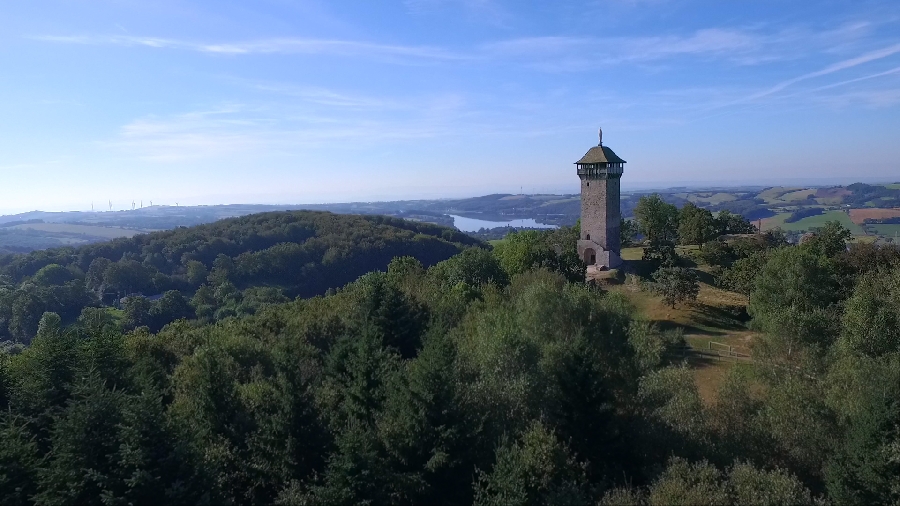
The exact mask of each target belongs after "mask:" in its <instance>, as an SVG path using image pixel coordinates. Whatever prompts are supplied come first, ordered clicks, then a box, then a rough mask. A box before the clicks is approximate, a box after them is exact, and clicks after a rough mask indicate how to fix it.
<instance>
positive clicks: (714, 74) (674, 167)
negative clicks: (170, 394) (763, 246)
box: [0, 0, 900, 212]
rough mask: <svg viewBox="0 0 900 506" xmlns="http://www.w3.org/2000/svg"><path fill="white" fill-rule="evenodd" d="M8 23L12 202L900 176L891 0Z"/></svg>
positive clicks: (3, 73) (127, 6) (89, 11)
mask: <svg viewBox="0 0 900 506" xmlns="http://www.w3.org/2000/svg"><path fill="white" fill-rule="evenodd" d="M2 11H3V12H2V17H0V211H6V212H9V211H13V210H19V211H20V210H30V209H38V208H40V209H89V208H90V203H91V202H92V201H93V202H94V203H95V205H96V206H97V208H101V207H103V206H106V205H107V204H106V202H107V201H108V200H112V201H113V204H114V207H115V208H117V209H119V208H124V207H130V204H131V201H132V200H135V201H138V202H139V201H141V200H143V202H144V204H145V205H147V204H148V203H149V202H150V201H153V202H154V204H174V203H175V202H179V203H181V204H182V205H183V204H210V203H235V202H259V203H304V202H329V201H347V200H386V199H401V198H402V199H410V198H437V197H455V196H474V195H480V194H486V193H492V192H510V193H513V192H519V191H520V188H521V189H522V190H523V191H525V192H528V193H530V192H562V191H572V192H574V191H577V178H576V176H575V173H574V167H573V165H572V162H574V161H575V160H577V159H578V158H580V157H581V155H582V154H584V152H585V151H586V150H587V149H588V148H590V147H591V146H592V145H594V144H596V130H597V127H599V126H602V127H603V129H604V141H605V144H607V145H609V146H610V147H612V148H613V149H615V150H616V152H617V153H618V154H619V155H620V156H621V157H622V158H624V159H626V160H628V162H629V163H628V165H626V173H625V179H623V185H624V186H626V187H628V186H629V185H631V186H632V187H638V186H652V185H675V184H679V183H682V184H691V183H709V182H723V183H725V182H727V183H735V182H745V183H777V182H778V181H787V180H791V179H794V180H807V179H808V180H810V181H822V180H826V179H828V178H835V180H838V179H843V180H847V181H851V180H853V179H868V180H872V179H884V180H898V179H900V2H896V1H868V0H859V1H845V2H839V1H803V2H800V1H794V2H789V1H786V0H778V1H774V0H753V1H739V0H729V1H722V0H708V1H707V0H687V1H674V0H590V1H588V0H584V1H566V0H558V1H553V2H548V1H541V2H536V1H523V0H519V1H512V0H509V1H507V0H405V1H403V0H397V1H393V0H380V1H377V2H372V1H361V0H358V1H345V0H331V1H327V2H326V1H318V0H309V1H307V0H293V1H292V0H254V1H252V2H250V1H231V0H218V1H215V2H213V1H194V2H191V1H186V0H180V1H173V0H153V1H149V0H148V1H144V0H81V1H76V0H65V1H42V0H33V1H28V2H7V3H6V5H4V7H3V10H2Z"/></svg>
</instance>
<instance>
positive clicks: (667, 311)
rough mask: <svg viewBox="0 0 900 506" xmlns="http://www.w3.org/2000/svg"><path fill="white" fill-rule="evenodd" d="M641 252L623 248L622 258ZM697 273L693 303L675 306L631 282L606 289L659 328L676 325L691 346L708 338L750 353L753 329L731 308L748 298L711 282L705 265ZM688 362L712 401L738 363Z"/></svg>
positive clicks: (702, 391)
mask: <svg viewBox="0 0 900 506" xmlns="http://www.w3.org/2000/svg"><path fill="white" fill-rule="evenodd" d="M679 250H682V248H679ZM679 252H680V253H681V252H682V251H679ZM642 256H643V249H642V248H623V249H622V258H623V260H626V261H628V260H631V261H635V260H640V259H641V257H642ZM697 273H698V275H699V277H700V281H701V282H700V293H699V295H698V296H697V301H696V303H694V304H678V305H676V307H675V308H672V307H671V306H668V305H666V304H665V303H663V301H662V299H661V297H660V296H658V295H656V294H655V293H653V292H651V291H649V290H642V289H639V288H638V287H636V286H633V285H628V284H621V285H612V286H609V287H607V289H608V290H610V291H613V292H618V293H621V294H622V295H624V296H625V298H627V299H628V300H629V301H630V302H631V303H632V304H633V305H634V307H635V309H636V311H637V314H638V315H639V316H640V317H641V318H644V319H646V320H649V321H651V322H653V323H655V324H656V325H657V326H659V328H660V329H663V330H674V329H679V330H680V331H681V332H683V333H684V338H685V341H686V342H687V344H688V346H690V347H692V348H695V349H704V350H705V349H707V348H708V347H709V346H710V345H709V343H710V342H715V343H720V344H723V345H726V346H731V347H733V349H734V350H735V351H739V352H742V353H749V343H750V341H751V340H752V338H753V335H754V333H753V332H751V331H750V330H748V329H747V327H746V323H745V321H744V320H745V319H746V315H745V314H740V313H737V314H736V313H735V311H734V309H735V308H740V307H742V306H746V304H747V298H746V297H744V296H743V295H740V294H737V293H734V292H730V291H727V290H723V289H721V288H718V287H715V286H713V285H712V284H711V283H712V281H713V280H712V277H711V276H710V275H709V273H708V272H706V271H705V270H704V268H698V269H697ZM713 346H715V345H713ZM689 365H690V367H691V368H692V369H693V371H694V379H695V381H696V382H697V386H698V388H699V390H700V394H701V396H702V397H703V399H704V400H705V401H706V402H714V401H715V394H716V391H717V389H718V387H719V384H720V383H721V381H722V379H723V378H724V375H725V373H726V372H727V371H728V369H729V368H730V367H735V366H739V364H736V363H734V362H729V361H717V360H714V359H706V358H702V359H701V358H691V359H690V360H689Z"/></svg>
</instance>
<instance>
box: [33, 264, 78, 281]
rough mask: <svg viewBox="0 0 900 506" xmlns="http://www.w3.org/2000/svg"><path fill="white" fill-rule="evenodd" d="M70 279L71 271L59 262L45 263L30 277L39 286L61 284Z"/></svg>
mask: <svg viewBox="0 0 900 506" xmlns="http://www.w3.org/2000/svg"><path fill="white" fill-rule="evenodd" d="M71 280H72V272H71V271H69V270H68V269H66V268H65V267H63V266H62V265H59V264H50V265H45V266H44V267H41V269H40V270H39V271H37V272H36V273H34V276H33V277H32V278H31V281H33V282H34V283H36V284H38V285H41V286H53V285H63V284H65V283H66V282H67V281H71Z"/></svg>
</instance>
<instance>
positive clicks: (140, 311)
mask: <svg viewBox="0 0 900 506" xmlns="http://www.w3.org/2000/svg"><path fill="white" fill-rule="evenodd" d="M152 309H153V303H152V302H150V301H149V300H147V298H146V297H141V296H134V297H128V298H127V299H125V305H124V307H123V310H124V312H125V314H124V316H123V317H122V326H123V327H124V328H125V329H128V330H132V329H136V328H138V327H144V326H149V325H151V324H152V322H153V320H152V317H151V315H150V311H151V310H152Z"/></svg>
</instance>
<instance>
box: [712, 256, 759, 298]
mask: <svg viewBox="0 0 900 506" xmlns="http://www.w3.org/2000/svg"><path fill="white" fill-rule="evenodd" d="M769 256H770V255H769V253H768V251H766V250H761V251H757V252H755V253H753V254H751V255H750V256H746V257H743V258H738V259H737V260H735V261H734V263H732V264H731V267H729V268H727V269H725V270H724V271H723V272H722V282H723V284H724V285H725V286H726V287H728V288H730V289H732V290H734V291H735V292H738V293H740V294H743V295H745V296H747V298H750V297H751V295H752V294H753V289H754V287H755V286H756V277H757V276H758V275H759V273H760V272H762V270H763V267H765V265H766V263H767V262H768V261H769Z"/></svg>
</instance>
